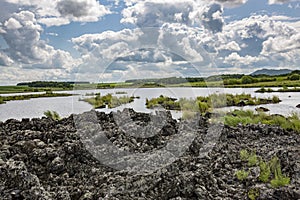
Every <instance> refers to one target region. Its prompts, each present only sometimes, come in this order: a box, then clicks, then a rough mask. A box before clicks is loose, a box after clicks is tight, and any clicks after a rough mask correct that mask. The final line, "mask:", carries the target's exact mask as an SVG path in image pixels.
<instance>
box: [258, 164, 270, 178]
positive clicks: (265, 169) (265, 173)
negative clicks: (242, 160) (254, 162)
mask: <svg viewBox="0 0 300 200" xmlns="http://www.w3.org/2000/svg"><path fill="white" fill-rule="evenodd" d="M259 169H260V174H259V177H258V178H259V180H260V181H262V182H264V183H267V182H268V181H269V179H270V176H271V169H270V165H269V163H268V162H265V161H264V160H261V161H260V162H259Z"/></svg>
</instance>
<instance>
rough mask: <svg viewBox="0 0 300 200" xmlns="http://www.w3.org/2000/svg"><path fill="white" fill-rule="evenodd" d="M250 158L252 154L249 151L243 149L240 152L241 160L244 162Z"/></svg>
mask: <svg viewBox="0 0 300 200" xmlns="http://www.w3.org/2000/svg"><path fill="white" fill-rule="evenodd" d="M249 156H250V154H249V152H248V151H247V149H242V150H241V151H240V159H241V160H242V161H246V160H248V158H249Z"/></svg>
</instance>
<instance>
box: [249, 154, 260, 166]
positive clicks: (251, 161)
mask: <svg viewBox="0 0 300 200" xmlns="http://www.w3.org/2000/svg"><path fill="white" fill-rule="evenodd" d="M257 164H258V157H257V155H256V153H255V152H251V154H250V155H249V157H248V166H249V167H253V166H256V165H257Z"/></svg>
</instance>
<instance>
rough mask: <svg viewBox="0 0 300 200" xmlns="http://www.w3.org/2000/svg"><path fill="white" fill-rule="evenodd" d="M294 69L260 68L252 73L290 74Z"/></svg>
mask: <svg viewBox="0 0 300 200" xmlns="http://www.w3.org/2000/svg"><path fill="white" fill-rule="evenodd" d="M291 72H292V70H289V69H260V70H257V71H255V72H253V73H252V74H251V75H254V76H255V75H269V76H277V75H283V74H289V73H291Z"/></svg>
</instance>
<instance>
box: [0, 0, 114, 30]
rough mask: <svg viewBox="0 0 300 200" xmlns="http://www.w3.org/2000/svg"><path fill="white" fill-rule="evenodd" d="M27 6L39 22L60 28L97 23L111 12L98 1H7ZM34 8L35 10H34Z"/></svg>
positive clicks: (7, 0)
mask: <svg viewBox="0 0 300 200" xmlns="http://www.w3.org/2000/svg"><path fill="white" fill-rule="evenodd" d="M5 1H6V2H8V3H11V4H15V5H19V6H26V7H27V8H28V9H29V10H31V11H32V12H34V13H35V14H36V16H37V18H38V22H40V23H43V24H45V25H47V26H60V25H65V24H69V23H70V22H72V21H75V22H96V21H98V20H99V19H101V18H102V17H103V16H104V15H107V14H110V13H111V12H110V10H109V9H108V8H106V7H105V6H104V5H102V4H100V2H99V1H97V0H51V1H48V0H5ZM32 8H33V9H32Z"/></svg>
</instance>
